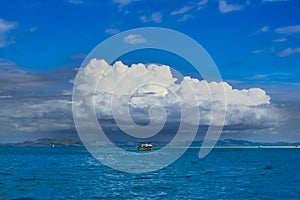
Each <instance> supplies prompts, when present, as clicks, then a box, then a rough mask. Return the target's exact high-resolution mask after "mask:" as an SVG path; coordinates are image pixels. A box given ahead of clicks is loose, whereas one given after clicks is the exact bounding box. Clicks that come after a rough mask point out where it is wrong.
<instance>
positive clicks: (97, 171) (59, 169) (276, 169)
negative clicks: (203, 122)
mask: <svg viewBox="0 0 300 200" xmlns="http://www.w3.org/2000/svg"><path fill="white" fill-rule="evenodd" d="M198 151H199V149H196V148H195V149H189V150H188V151H187V152H186V153H185V154H184V155H183V156H182V157H181V158H179V159H178V160H177V161H176V162H174V163H173V164H171V165H169V166H168V167H166V168H164V169H161V170H158V171H154V172H150V173H144V174H128V173H125V172H120V171H116V170H114V169H111V168H109V167H107V166H104V165H102V164H101V163H100V162H99V161H97V160H96V159H94V158H93V157H92V156H91V155H90V154H89V153H88V152H87V151H86V150H85V148H84V147H57V148H48V147H0V199H300V149H263V148H262V149H242V148H237V149H214V150H213V151H212V152H211V153H210V154H209V155H208V156H207V157H205V158H204V159H199V158H198Z"/></svg>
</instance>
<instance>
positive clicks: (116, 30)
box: [105, 28, 120, 35]
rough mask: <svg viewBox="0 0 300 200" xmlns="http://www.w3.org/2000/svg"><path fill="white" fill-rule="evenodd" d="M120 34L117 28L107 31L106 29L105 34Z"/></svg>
mask: <svg viewBox="0 0 300 200" xmlns="http://www.w3.org/2000/svg"><path fill="white" fill-rule="evenodd" d="M119 32H120V30H119V29H117V28H107V29H105V33H108V34H110V35H114V34H116V33H119Z"/></svg>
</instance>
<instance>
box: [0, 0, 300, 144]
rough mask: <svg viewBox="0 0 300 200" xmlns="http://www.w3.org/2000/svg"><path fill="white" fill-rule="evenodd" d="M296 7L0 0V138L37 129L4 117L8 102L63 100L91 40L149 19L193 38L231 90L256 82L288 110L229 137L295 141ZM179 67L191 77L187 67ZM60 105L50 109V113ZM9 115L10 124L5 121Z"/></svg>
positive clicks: (252, 2)
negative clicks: (265, 125) (257, 129)
mask: <svg viewBox="0 0 300 200" xmlns="http://www.w3.org/2000/svg"><path fill="white" fill-rule="evenodd" d="M299 10H300V2H299V1H296V0H295V1H289V0H245V1H243V0H234V1H229V0H226V1H225V0H219V1H217V0H211V1H210V0H209V1H207V0H197V1H169V0H160V1H156V0H154V1H145V0H107V1H88V0H87V1H84V0H69V1H68V0H65V1H63V0H61V1H58V0H57V1H30V0H26V1H25V0H20V1H17V2H12V1H8V0H7V1H6V0H2V1H0V70H1V73H2V75H0V84H1V86H0V91H1V93H0V96H1V97H2V98H1V99H0V102H1V104H2V105H1V109H2V116H1V117H2V118H1V120H2V122H1V120H0V123H1V124H3V125H1V126H5V127H2V128H0V131H1V132H2V133H1V135H0V137H2V138H1V140H3V141H6V140H7V141H13V140H17V139H19V140H22V139H30V138H38V137H39V136H40V135H38V133H37V132H38V130H39V129H34V128H32V131H28V130H29V129H28V130H27V129H26V128H24V127H23V129H24V130H25V131H24V130H23V129H22V126H23V125H22V123H19V121H22V120H23V121H24V119H23V118H22V117H18V116H11V117H9V116H8V114H6V113H8V112H9V110H8V109H11V112H14V111H13V108H14V105H15V104H17V105H21V104H22V105H23V104H24V106H26V103H29V104H30V102H31V103H32V102H35V101H36V102H41V101H49V99H58V100H66V99H69V98H70V95H68V94H67V92H68V91H69V90H70V88H72V84H71V83H70V82H69V80H70V79H72V78H73V77H74V75H75V68H78V67H79V66H80V64H81V62H82V61H83V59H84V57H85V56H86V55H87V54H88V53H89V52H90V51H91V50H92V49H93V48H94V47H95V46H96V45H98V44H99V43H100V42H102V41H103V40H105V39H107V38H109V37H110V36H111V35H114V34H117V33H119V32H121V31H125V30H128V29H132V28H139V27H148V26H154V27H164V28H169V29H174V30H176V31H180V32H182V33H184V34H186V35H188V36H190V37H192V38H193V39H195V40H196V41H197V42H199V43H200V44H201V45H202V46H203V47H204V48H205V49H206V50H207V52H208V53H209V54H210V56H211V57H212V58H213V59H214V61H215V63H216V64H217V66H218V68H219V70H220V72H221V75H222V77H223V80H224V81H226V82H228V83H230V84H231V85H232V86H233V87H234V88H237V89H248V88H256V87H259V88H262V89H263V90H265V91H266V92H267V94H268V95H270V96H271V103H272V105H274V106H278V107H280V106H281V107H284V108H282V109H283V110H284V112H286V113H287V115H288V116H289V118H288V120H286V123H284V125H282V126H281V127H280V128H278V131H277V133H276V134H273V133H271V132H270V133H269V132H268V131H266V132H268V134H265V135H263V134H254V135H251V134H248V133H249V132H250V131H248V132H247V134H245V135H241V136H235V135H234V134H233V136H232V134H230V133H229V134H228V137H237V138H245V139H251V140H256V139H258V140H268V141H278V140H287V141H294V140H298V141H300V136H299V135H297V133H296V132H297V131H296V130H299V126H298V125H297V124H298V123H297V122H299V120H300V114H299V113H300V112H299V110H300V104H299V102H300V94H299V91H300V78H299V77H300V14H299ZM178 70H179V71H182V72H183V73H184V74H186V75H188V74H190V75H191V76H193V73H194V72H193V71H192V70H191V71H189V69H186V68H180V67H179V68H178ZM64 92H65V93H64ZM62 93H64V95H62ZM41 109H42V107H41ZM59 109H61V108H56V110H55V109H54V110H53V115H55V114H57V111H59V112H60V110H59ZM21 110H22V108H20V112H22V111H21ZM65 114H66V113H64V112H63V111H61V115H65ZM48 115H50V114H49V113H48ZM48 115H47V116H48ZM66 115H68V116H69V115H70V114H69V113H67V114H66ZM291 116H292V117H291ZM39 117H40V118H43V116H38V117H37V116H31V118H28V119H26V120H27V121H28V122H30V123H32V127H33V126H34V120H36V118H39ZM48 117H49V116H48ZM53 118H55V117H53ZM284 119H285V118H284ZM26 120H25V121H26ZM8 121H9V125H4V124H7V122H8ZM71 121H72V120H69V119H68V120H67V122H66V125H65V126H64V127H67V128H65V129H64V128H62V129H59V128H58V129H57V130H56V129H55V130H53V132H54V136H56V135H59V134H60V133H61V132H63V133H67V135H68V134H70V135H71V133H68V127H71V129H72V128H73V126H72V123H71ZM53 123H56V122H55V120H54V119H53ZM68 124H69V125H68ZM287 127H288V128H287ZM22 130H23V131H22ZM26 130H27V132H26ZM282 131H285V132H287V133H285V134H283V133H282ZM43 136H44V135H43ZM16 138H17V139H16Z"/></svg>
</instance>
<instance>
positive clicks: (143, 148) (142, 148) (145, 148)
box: [137, 147, 152, 151]
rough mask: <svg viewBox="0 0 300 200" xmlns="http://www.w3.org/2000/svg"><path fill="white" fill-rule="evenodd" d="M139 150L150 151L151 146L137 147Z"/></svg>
mask: <svg viewBox="0 0 300 200" xmlns="http://www.w3.org/2000/svg"><path fill="white" fill-rule="evenodd" d="M137 149H138V150H139V151H152V147H138V148H137Z"/></svg>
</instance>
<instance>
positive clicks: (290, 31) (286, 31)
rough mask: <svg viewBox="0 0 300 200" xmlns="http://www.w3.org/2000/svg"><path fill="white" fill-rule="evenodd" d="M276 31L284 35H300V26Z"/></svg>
mask: <svg viewBox="0 0 300 200" xmlns="http://www.w3.org/2000/svg"><path fill="white" fill-rule="evenodd" d="M275 31H276V32H277V33H279V34H284V35H292V34H300V25H293V26H286V27H281V28H277V29H275Z"/></svg>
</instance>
